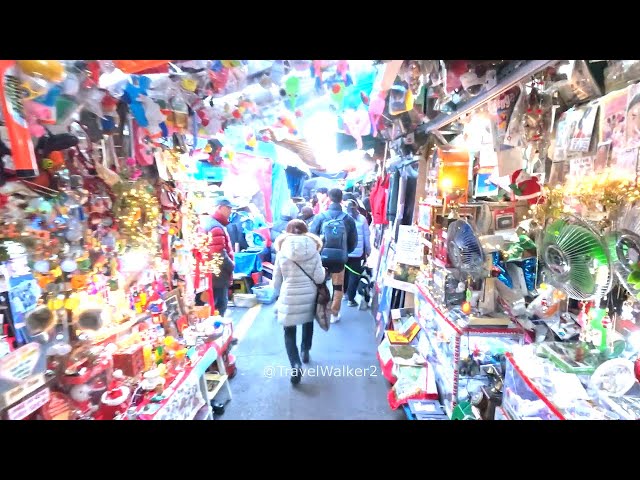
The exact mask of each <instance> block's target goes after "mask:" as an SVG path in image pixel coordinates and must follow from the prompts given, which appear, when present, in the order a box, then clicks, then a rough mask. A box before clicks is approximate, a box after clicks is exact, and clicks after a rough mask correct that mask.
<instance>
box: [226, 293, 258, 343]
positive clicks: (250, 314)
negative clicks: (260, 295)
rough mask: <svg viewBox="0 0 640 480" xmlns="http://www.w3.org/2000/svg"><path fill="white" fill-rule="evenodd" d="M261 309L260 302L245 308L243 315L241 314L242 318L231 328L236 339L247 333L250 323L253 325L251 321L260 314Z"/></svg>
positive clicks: (239, 340) (240, 338) (239, 339)
mask: <svg viewBox="0 0 640 480" xmlns="http://www.w3.org/2000/svg"><path fill="white" fill-rule="evenodd" d="M261 311H262V304H261V303H259V304H258V305H255V306H253V307H251V308H249V309H247V311H246V312H245V313H244V315H242V318H241V319H240V321H239V322H238V323H237V325H236V326H234V328H233V336H234V337H235V338H237V339H238V342H241V341H242V339H243V338H244V336H245V335H246V334H247V332H248V331H249V329H250V328H251V325H253V322H254V321H255V319H256V318H258V315H259V314H260V312H261Z"/></svg>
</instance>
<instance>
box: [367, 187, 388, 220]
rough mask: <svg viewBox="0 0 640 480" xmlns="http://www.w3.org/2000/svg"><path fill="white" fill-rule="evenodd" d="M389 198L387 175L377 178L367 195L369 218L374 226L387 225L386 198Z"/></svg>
mask: <svg viewBox="0 0 640 480" xmlns="http://www.w3.org/2000/svg"><path fill="white" fill-rule="evenodd" d="M388 196H389V175H384V177H378V180H376V183H375V185H374V186H373V188H372V189H371V193H370V194H369V202H370V203H371V216H372V217H373V224H374V225H387V224H388V223H389V219H388V218H387V197H388Z"/></svg>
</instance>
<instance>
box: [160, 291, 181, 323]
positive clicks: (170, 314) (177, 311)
mask: <svg viewBox="0 0 640 480" xmlns="http://www.w3.org/2000/svg"><path fill="white" fill-rule="evenodd" d="M164 303H165V305H166V306H167V310H166V312H165V313H164V316H165V317H166V322H167V324H168V325H170V326H173V328H176V329H177V326H178V323H179V321H180V318H181V317H183V316H185V315H186V310H185V306H184V301H183V298H182V292H181V291H180V289H179V288H176V289H173V290H171V291H170V292H168V293H167V294H166V296H165V297H164Z"/></svg>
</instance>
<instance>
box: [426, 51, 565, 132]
mask: <svg viewBox="0 0 640 480" xmlns="http://www.w3.org/2000/svg"><path fill="white" fill-rule="evenodd" d="M555 62H557V60H531V61H527V62H526V63H524V64H523V65H521V66H520V67H518V68H516V69H515V70H514V71H513V72H511V73H510V74H509V75H507V76H506V77H505V78H503V79H502V80H501V81H500V82H498V84H497V85H496V86H495V87H493V88H492V89H491V90H489V91H487V92H484V93H481V94H480V95H477V96H475V97H472V98H471V99H470V100H468V101H466V102H464V103H462V104H460V105H457V106H456V111H455V112H453V113H451V114H447V113H440V114H439V115H438V116H437V117H436V118H434V119H433V120H431V121H429V122H426V123H423V124H422V125H419V126H418V128H417V129H416V130H417V131H419V132H421V133H427V132H430V131H432V130H438V129H440V128H442V127H444V126H446V125H448V124H450V123H452V122H454V121H455V120H457V119H459V118H460V117H462V116H464V115H466V114H468V113H471V112H472V111H473V110H475V109H476V108H478V107H480V106H482V105H484V104H485V103H487V102H489V101H490V100H493V99H494V98H496V97H498V96H499V95H501V94H502V93H504V92H506V91H507V90H509V89H510V88H511V87H513V86H515V85H517V84H518V83H520V82H521V81H522V80H524V79H526V78H528V77H531V76H532V75H534V74H536V73H537V72H539V71H540V70H542V69H544V68H546V67H548V66H550V65H552V64H554V63H555Z"/></svg>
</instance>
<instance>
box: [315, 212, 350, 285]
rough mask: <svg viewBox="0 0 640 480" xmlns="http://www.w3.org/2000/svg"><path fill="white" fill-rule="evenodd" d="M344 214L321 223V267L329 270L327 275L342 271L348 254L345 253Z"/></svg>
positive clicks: (345, 232) (345, 231)
mask: <svg viewBox="0 0 640 480" xmlns="http://www.w3.org/2000/svg"><path fill="white" fill-rule="evenodd" d="M346 216H347V215H346V214H345V213H341V214H340V215H338V216H337V217H335V218H331V217H328V218H327V219H326V220H325V221H324V222H323V223H322V229H321V233H320V235H321V238H322V251H321V252H320V257H321V258H322V266H323V267H325V268H327V269H328V270H329V273H338V272H340V271H342V270H343V269H344V266H345V264H346V263H347V260H348V259H349V253H348V252H347V226H346V225H345V223H344V219H345V218H346Z"/></svg>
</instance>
